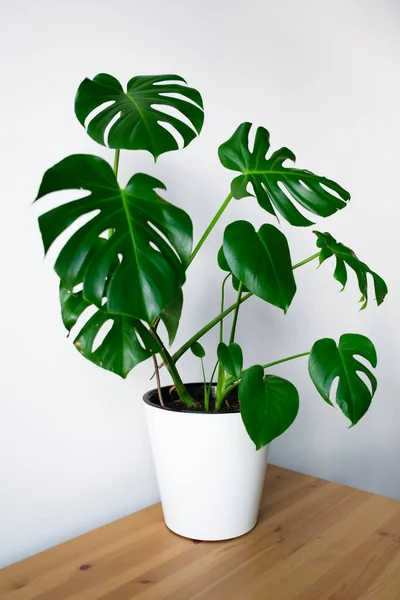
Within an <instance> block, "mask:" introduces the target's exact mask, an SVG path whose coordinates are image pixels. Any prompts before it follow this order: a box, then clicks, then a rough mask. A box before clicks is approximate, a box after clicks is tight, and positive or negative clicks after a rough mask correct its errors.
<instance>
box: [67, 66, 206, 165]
mask: <svg viewBox="0 0 400 600" xmlns="http://www.w3.org/2000/svg"><path fill="white" fill-rule="evenodd" d="M176 82H178V83H176ZM182 84H183V85H182ZM164 107H165V108H166V109H167V111H165V110H163V108H164ZM98 108H100V112H97V114H95V116H93V115H91V113H92V112H93V111H94V110H95V109H98ZM170 109H174V110H175V111H178V114H179V113H180V114H181V115H182V116H183V117H184V118H185V121H186V120H188V121H189V122H190V123H191V125H192V126H190V125H188V124H187V123H186V122H185V121H184V120H181V119H180V118H178V117H177V116H174V115H173V114H170ZM75 114H76V116H77V117H78V120H79V122H80V123H81V124H82V125H83V126H86V129H87V132H88V134H89V135H90V137H91V138H92V139H94V140H95V141H96V142H99V144H103V146H105V145H108V146H109V147H110V148H118V149H125V150H148V151H149V152H150V153H151V154H152V155H153V156H154V158H155V159H156V158H157V157H158V156H160V154H163V153H164V152H169V151H170V150H177V149H178V148H179V146H178V142H177V141H176V139H175V137H174V136H173V135H172V133H170V131H168V129H166V128H165V127H164V126H163V124H166V125H168V126H169V127H172V129H173V130H174V132H176V133H178V134H180V135H181V136H182V138H183V145H184V146H187V145H188V144H189V143H190V142H191V141H192V140H193V139H194V138H195V137H196V135H197V134H199V133H200V131H201V128H202V126H203V120H204V113H203V101H202V99H201V96H200V94H199V92H198V91H197V90H195V89H193V88H191V87H188V86H187V85H186V82H185V80H184V79H183V78H182V77H179V76H178V75H140V76H138V77H133V78H132V79H131V80H130V81H129V82H128V85H127V89H126V92H125V91H124V89H123V87H122V85H121V84H120V82H119V81H118V80H117V79H115V77H112V76H111V75H107V74H106V73H100V74H99V75H96V76H95V77H94V78H93V79H84V80H83V81H82V83H81V85H80V86H79V88H78V91H77V94H76V98H75ZM87 119H88V123H86V120H87ZM111 123H112V124H111ZM110 124H111V127H110V129H109V131H108V135H107V136H106V131H107V129H108V127H109V126H110Z"/></svg>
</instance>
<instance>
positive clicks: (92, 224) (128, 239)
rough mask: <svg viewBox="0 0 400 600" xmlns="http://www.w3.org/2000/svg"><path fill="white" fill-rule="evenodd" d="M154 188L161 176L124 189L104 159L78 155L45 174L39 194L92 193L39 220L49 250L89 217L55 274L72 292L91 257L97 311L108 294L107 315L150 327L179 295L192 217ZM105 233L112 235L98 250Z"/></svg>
mask: <svg viewBox="0 0 400 600" xmlns="http://www.w3.org/2000/svg"><path fill="white" fill-rule="evenodd" d="M155 188H163V189H165V187H164V185H163V184H162V183H161V182H160V181H158V180H157V179H154V178H153V177H150V176H148V175H143V174H136V175H134V176H133V177H132V178H131V179H130V180H129V182H128V185H127V186H126V188H125V189H120V188H119V186H118V182H117V180H116V177H115V175H114V172H113V170H112V168H111V167H110V165H109V164H108V163H107V162H106V161H104V160H103V159H101V158H99V157H97V156H91V155H85V154H77V155H73V156H69V157H67V158H65V159H64V160H62V161H61V162H59V163H58V164H56V165H55V166H54V167H52V168H51V169H49V170H48V171H46V173H45V175H44V177H43V180H42V183H41V186H40V189H39V193H38V196H37V199H39V198H42V197H43V196H45V195H46V194H49V193H51V192H55V191H58V190H71V189H75V190H79V189H83V190H87V191H88V192H89V193H88V195H87V196H85V197H84V198H80V199H78V200H74V201H72V202H67V203H65V204H63V205H62V206H59V207H57V208H54V209H52V210H50V211H49V212H46V213H45V214H43V215H42V216H41V217H39V226H40V230H41V233H42V238H43V243H44V247H45V251H46V252H47V251H48V249H49V247H50V246H51V245H52V243H53V242H54V241H55V240H56V239H57V238H58V236H59V235H60V234H61V233H63V232H64V231H65V230H66V229H67V228H68V227H69V226H70V225H71V224H73V223H75V221H76V220H77V219H78V218H79V217H82V216H86V217H90V218H89V221H87V222H86V223H85V224H84V225H81V226H79V227H78V229H77V231H75V233H73V235H72V236H71V237H70V238H69V240H68V241H67V242H66V243H65V245H64V246H63V248H62V249H61V251H60V253H59V255H58V258H57V260H56V263H55V266H54V268H55V270H56V272H57V274H58V275H59V277H60V279H61V280H62V281H64V282H65V284H66V286H67V288H68V289H70V290H72V289H73V288H74V287H75V286H76V285H77V284H79V283H81V281H80V274H81V269H82V265H83V264H84V263H85V261H86V259H87V257H88V256H90V260H88V262H87V268H86V269H85V272H84V274H83V297H84V298H85V299H86V300H88V301H89V302H90V303H92V304H95V305H96V306H97V307H99V308H100V307H101V306H102V304H103V303H104V298H106V300H107V306H108V311H109V312H110V313H114V314H123V315H127V316H130V317H134V318H136V319H142V320H144V321H146V322H147V323H149V324H152V323H153V321H154V319H155V318H156V317H157V316H158V315H159V314H160V312H161V311H162V310H163V309H164V308H165V307H167V306H168V305H169V304H170V303H171V302H173V301H174V300H175V299H176V298H177V297H178V295H179V292H180V289H181V286H182V284H183V282H184V280H185V268H186V264H187V260H188V258H189V256H190V252H191V247H192V223H191V220H190V217H189V216H188V215H187V214H186V213H185V212H184V211H183V210H181V209H180V208H177V207H176V206H173V205H172V204H169V203H168V202H166V201H165V200H163V199H162V198H160V197H159V196H158V194H157V193H156V192H155ZM108 230H112V231H113V234H112V236H111V237H110V239H108V240H107V241H106V243H105V244H102V245H101V247H100V248H97V244H98V240H99V238H102V237H104V234H105V232H107V231H108ZM94 248H96V251H95V252H93V249H94ZM116 261H117V262H118V264H117V266H116V267H115V262H116ZM111 272H112V274H111ZM108 280H109V281H108ZM107 282H108V284H107V290H106V283H107Z"/></svg>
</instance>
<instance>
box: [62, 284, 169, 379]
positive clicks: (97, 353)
mask: <svg viewBox="0 0 400 600" xmlns="http://www.w3.org/2000/svg"><path fill="white" fill-rule="evenodd" d="M60 303H61V315H62V320H63V323H64V325H65V327H66V328H67V329H68V331H71V329H72V328H73V327H74V326H75V325H76V323H77V321H78V319H79V317H80V316H81V315H83V314H84V312H85V311H86V310H87V309H88V308H90V307H91V306H92V305H91V304H90V302H88V301H87V300H85V299H84V298H83V294H82V291H80V292H75V293H73V292H70V291H69V290H68V288H67V287H66V286H65V284H64V283H63V282H61V283H60ZM109 321H111V322H112V327H111V329H110V331H109V332H108V333H107V334H106V336H105V337H104V339H103V341H102V342H101V343H100V345H99V346H98V347H97V348H96V349H95V348H94V346H95V344H96V340H97V337H98V335H99V334H100V332H101V328H102V327H103V326H104V325H105V324H106V323H108V322H109ZM74 346H75V348H76V349H77V350H79V352H80V353H81V354H82V356H84V357H85V358H87V359H88V360H90V361H91V362H92V363H94V364H96V365H98V366H99V367H102V368H103V369H107V370H108V371H112V372H113V373H116V374H117V375H120V376H121V377H123V378H125V377H126V376H127V375H128V373H129V372H130V371H131V370H132V369H133V367H135V366H136V365H138V364H139V363H141V362H142V361H144V360H146V359H147V358H149V357H150V356H152V355H153V354H156V353H157V352H159V350H160V348H159V347H158V345H157V343H156V341H155V340H154V339H153V337H152V336H151V335H150V333H149V332H148V330H147V328H146V327H145V326H144V325H143V323H141V322H140V321H139V320H137V319H132V318H131V317H126V316H124V315H112V314H110V313H108V312H107V306H106V305H104V306H103V307H102V308H101V309H99V310H96V312H95V313H94V314H93V315H92V316H91V317H90V318H89V319H88V321H87V322H86V323H85V324H84V325H83V326H82V328H81V329H80V331H79V333H78V334H77V336H76V338H75V339H74Z"/></svg>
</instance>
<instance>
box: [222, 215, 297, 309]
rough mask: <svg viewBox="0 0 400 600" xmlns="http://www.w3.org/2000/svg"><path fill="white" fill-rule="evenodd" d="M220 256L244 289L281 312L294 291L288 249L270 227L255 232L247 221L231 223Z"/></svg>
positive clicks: (278, 234)
mask: <svg viewBox="0 0 400 600" xmlns="http://www.w3.org/2000/svg"><path fill="white" fill-rule="evenodd" d="M223 249H224V255H225V258H226V262H227V264H228V266H229V268H230V270H231V271H232V273H233V274H234V275H235V277H237V278H238V279H239V280H240V281H241V282H242V283H243V284H244V285H245V286H246V288H247V289H248V290H249V291H250V292H252V293H253V294H255V295H256V296H259V297H260V298H262V299H263V300H266V301H267V302H269V303H270V304H273V305H274V306H278V307H279V308H282V309H283V310H284V311H285V312H286V311H287V309H288V308H289V305H290V303H291V301H292V299H293V296H294V294H295V292H296V282H295V280H294V276H293V270H292V262H291V258H290V252H289V246H288V243H287V240H286V237H285V236H284V234H283V233H282V232H281V231H279V229H277V228H276V227H274V226H273V225H262V226H261V227H260V230H259V231H258V232H256V230H255V229H254V227H253V225H252V224H251V223H249V222H248V221H234V222H233V223H231V224H230V225H228V226H227V228H226V229H225V234H224V244H223Z"/></svg>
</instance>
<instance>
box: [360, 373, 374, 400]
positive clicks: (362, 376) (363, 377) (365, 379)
mask: <svg viewBox="0 0 400 600" xmlns="http://www.w3.org/2000/svg"><path fill="white" fill-rule="evenodd" d="M356 373H357V375H358V377H359V378H360V379H361V381H362V382H363V383H364V384H365V385H366V386H367V388H368V390H369V393H370V394H371V396H372V394H373V389H372V384H371V381H370V379H369V377H368V375H366V374H365V373H364V372H363V371H356Z"/></svg>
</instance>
